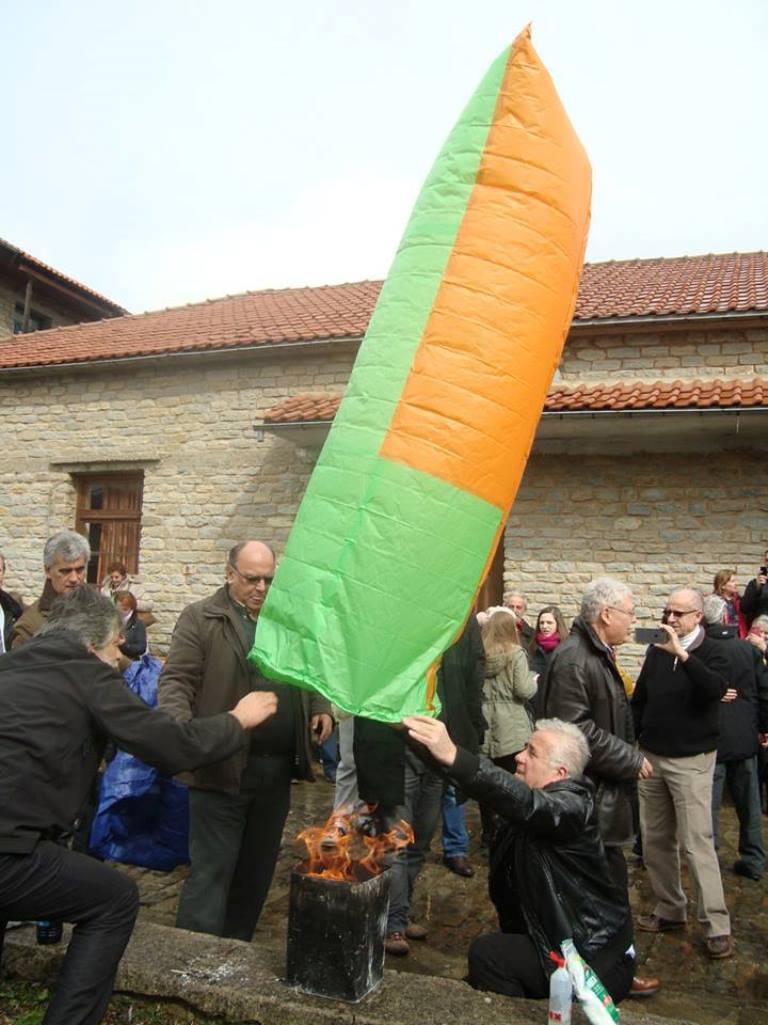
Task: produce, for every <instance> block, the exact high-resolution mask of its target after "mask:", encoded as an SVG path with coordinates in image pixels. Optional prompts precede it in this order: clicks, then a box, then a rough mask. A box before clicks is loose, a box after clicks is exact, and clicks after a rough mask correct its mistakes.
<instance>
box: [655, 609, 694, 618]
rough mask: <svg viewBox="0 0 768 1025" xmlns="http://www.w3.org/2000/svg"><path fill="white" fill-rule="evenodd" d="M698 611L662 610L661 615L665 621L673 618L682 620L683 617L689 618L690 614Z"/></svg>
mask: <svg viewBox="0 0 768 1025" xmlns="http://www.w3.org/2000/svg"><path fill="white" fill-rule="evenodd" d="M698 611H699V610H698V609H664V612H663V613H662V615H663V616H664V618H665V619H671V618H672V617H673V616H674V617H675V619H682V618H683V616H690V614H691V613H692V612H698Z"/></svg>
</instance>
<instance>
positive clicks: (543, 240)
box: [250, 29, 591, 722]
mask: <svg viewBox="0 0 768 1025" xmlns="http://www.w3.org/2000/svg"><path fill="white" fill-rule="evenodd" d="M590 190H591V171H590V166H589V161H588V159H587V156H586V154H585V152H584V149H583V147H582V146H581V143H580V142H579V140H578V138H577V136H576V134H575V132H574V130H573V128H572V126H571V124H570V122H569V120H568V117H567V115H566V114H565V112H564V110H563V108H562V105H561V103H560V100H559V98H558V95H557V93H556V91H555V88H554V85H553V83H552V80H551V78H550V76H549V74H548V72H547V71H546V69H545V68H544V66H543V65H542V63H541V61H540V60H539V57H538V55H537V54H536V51H535V50H534V48H533V45H532V43H531V39H530V32H529V30H528V29H526V30H524V31H523V32H521V34H520V35H519V36H518V37H517V39H516V40H515V42H514V43H513V45H512V46H511V47H510V48H509V50H507V51H506V52H505V53H503V54H502V55H501V57H500V58H499V59H498V60H496V61H495V62H494V64H493V65H492V66H491V68H490V70H489V71H488V73H487V75H486V76H485V78H484V79H483V81H482V83H481V84H480V87H479V88H478V90H477V92H476V93H475V95H474V96H473V97H472V99H471V100H470V102H469V104H468V106H467V107H466V109H465V111H464V113H463V114H462V115H461V117H460V118H459V121H458V123H457V124H456V126H455V128H454V129H453V131H452V132H451V134H450V136H449V138H448V140H447V142H446V144H445V146H444V147H443V150H442V152H441V153H440V155H439V156H438V158H437V161H436V162H435V165H434V167H433V168H432V171H431V173H430V175H429V177H428V178H427V181H426V183H425V184H424V187H423V188H422V191H421V194H420V195H419V198H418V200H417V202H416V206H415V208H414V210H413V213H412V215H411V218H410V221H409V223H408V226H407V228H406V231H405V234H404V236H403V239H402V242H401V243H400V246H399V248H398V251H397V255H396V257H395V260H394V263H393V264H392V268H391V270H390V272H389V275H388V276H387V279H386V281H385V283H384V286H383V288H382V290H381V294H380V296H379V300H378V303H377V304H376V308H375V310H374V313H373V316H372V318H371V321H370V325H369V327H368V331H367V333H366V335H365V338H364V340H363V343H362V345H361V347H360V351H359V354H358V357H357V360H356V362H355V366H354V369H353V372H352V375H351V378H350V381H349V385H348V388H347V391H346V394H345V396H344V400H343V402H342V404H341V407H340V409H339V412H338V413H337V415H336V419H335V421H334V424H333V427H332V429H331V431H330V434H329V437H328V440H327V441H326V444H325V446H324V448H323V451H322V453H321V455H320V457H319V460H318V462H317V466H316V467H315V470H314V472H313V474H312V477H311V479H310V481H309V484H308V487H307V490H306V493H305V495H304V499H303V501H302V503H301V507H300V509H299V512H298V515H297V517H296V521H295V523H294V526H293V529H292V531H291V534H290V536H289V538H288V543H287V546H286V550H285V554H284V556H283V558H282V560H281V563H280V567H279V569H278V572H277V576H276V578H275V582H274V584H273V585H272V588H271V591H270V594H269V597H268V599H267V601H266V603H265V605H264V607H263V609H262V612H261V615H260V616H259V623H258V628H257V631H256V640H255V644H254V647H253V651H252V652H251V656H250V657H251V658H252V659H253V660H255V661H256V662H257V663H258V664H259V665H260V666H261V668H262V670H263V671H264V673H265V674H266V675H267V676H268V677H270V678H273V679H276V680H282V681H284V682H288V683H293V684H296V685H298V686H300V687H305V688H310V689H312V690H317V691H320V692H321V693H323V694H325V695H326V696H327V697H328V698H330V700H331V701H333V702H335V703H336V704H337V705H339V706H340V707H341V708H343V709H345V710H347V711H349V712H354V713H356V714H359V715H364V716H366V717H367V718H371V719H379V720H383V721H393V722H394V721H399V720H400V719H402V717H403V716H404V715H409V714H413V713H418V712H426V713H431V712H434V711H435V707H436V694H435V677H436V671H437V667H438V666H439V661H440V657H441V655H442V653H443V652H444V651H445V649H446V648H447V647H448V646H449V645H450V644H451V643H452V642H453V641H454V640H455V638H456V637H457V635H458V634H459V632H460V631H461V629H462V628H463V625H464V623H465V621H466V618H467V616H468V615H469V613H470V611H471V609H472V606H473V603H474V600H475V596H476V594H477V590H478V588H479V586H480V584H481V582H482V580H483V578H484V575H485V573H486V571H487V567H488V564H489V562H490V559H491V558H492V556H493V553H494V551H495V548H496V545H497V542H498V540H499V537H500V534H501V532H502V531H503V529H504V524H505V521H506V519H507V516H508V514H509V510H510V508H511V505H512V503H513V501H514V498H515V494H516V492H517V489H518V486H519V484H520V480H521V478H522V475H523V471H524V469H525V464H526V461H527V458H528V453H529V451H530V448H531V445H532V443H533V438H534V434H535V432H536V427H537V424H538V421H539V417H540V415H541V411H542V409H543V406H544V399H545V396H546V393H547V389H548V388H549V385H550V382H551V379H552V375H553V373H554V371H555V369H556V367H557V365H558V362H559V359H560V354H561V351H562V347H563V344H564V342H565V338H566V335H567V333H568V329H569V325H570V322H571V317H572V315H573V309H574V305H575V302H576V293H577V289H578V283H579V276H580V274H581V268H582V263H583V258H584V249H585V246H586V239H587V231H588V225H589V204H590Z"/></svg>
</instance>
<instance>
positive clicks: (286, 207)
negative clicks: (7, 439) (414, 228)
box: [0, 0, 768, 312]
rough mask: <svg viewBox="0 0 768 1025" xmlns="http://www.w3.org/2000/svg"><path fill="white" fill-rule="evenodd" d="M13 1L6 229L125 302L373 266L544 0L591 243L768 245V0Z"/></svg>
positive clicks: (371, 274) (544, 48)
mask: <svg viewBox="0 0 768 1025" xmlns="http://www.w3.org/2000/svg"><path fill="white" fill-rule="evenodd" d="M0 19H1V20H0V23H2V24H3V25H4V27H5V30H6V31H5V33H4V34H5V40H6V46H5V47H4V52H3V60H2V66H1V67H0V85H1V86H2V91H3V95H4V97H5V98H6V103H5V104H4V115H5V116H4V118H3V132H2V142H3V145H2V154H3V158H2V160H0V236H2V237H4V238H5V239H7V240H8V241H10V242H12V243H13V244H15V245H17V246H19V247H20V248H22V249H25V250H27V251H28V252H30V253H32V254H33V255H34V256H36V257H38V258H39V259H41V260H44V261H45V262H47V263H50V264H52V265H53V266H55V267H56V268H57V269H59V270H61V271H62V272H64V273H66V274H69V275H71V276H73V277H75V278H77V279H79V280H81V281H83V282H84V283H85V284H88V285H89V286H91V287H92V288H95V289H96V290H97V291H100V292H103V293H104V294H105V295H108V296H109V297H110V298H112V299H114V300H115V301H117V302H120V303H122V304H123V305H125V306H127V307H128V308H129V309H130V310H132V311H135V312H138V311H141V310H144V309H154V308H158V307H162V306H172V305H178V304H181V303H185V302H194V301H197V300H201V299H205V298H209V297H214V296H219V295H224V294H227V293H235V292H241V291H245V290H248V289H258V288H268V287H277V288H279V287H284V286H288V285H303V284H310V285H317V284H325V283H334V282H339V281H355V280H360V279H363V278H376V277H383V276H384V275H385V274H386V272H387V268H388V266H389V263H390V261H391V259H392V256H393V253H394V250H395V247H396V245H397V242H398V240H399V237H400V234H401V232H402V230H403V228H404V227H405V222H406V220H407V217H408V215H409V212H410V209H411V206H412V204H413V201H414V199H415V197H416V194H417V193H418V190H419V188H420V186H421V183H422V181H423V180H424V177H425V176H426V173H427V171H428V170H429V167H430V165H431V163H432V161H433V160H434V158H435V156H436V154H437V151H438V149H439V148H440V146H441V145H442V142H443V140H444V139H445V136H446V135H447V133H448V132H449V130H450V128H451V127H452V125H453V123H454V121H455V120H456V118H457V116H458V115H459V113H460V111H461V110H462V108H463V106H464V104H465V103H466V101H467V99H468V98H469V96H470V95H471V93H472V92H473V91H474V89H475V87H476V85H477V83H478V82H479V80H480V79H481V77H482V75H483V73H484V72H485V70H486V68H487V66H488V64H489V63H490V62H491V60H492V59H493V58H494V57H495V56H496V55H497V54H498V53H499V52H500V51H501V50H503V49H504V48H505V47H506V46H507V45H508V44H509V42H510V41H511V40H512V38H513V37H514V36H515V35H516V34H517V32H518V31H519V30H520V29H521V28H522V27H523V26H524V25H525V24H526V23H527V22H529V21H531V22H532V23H533V40H534V45H535V46H536V48H537V49H538V51H539V53H540V55H541V57H542V59H543V60H544V62H545V63H546V65H547V66H548V68H549V70H550V72H551V73H552V76H553V78H554V80H555V83H556V85H557V87H558V89H559V91H560V95H561V97H562V99H563V102H564V104H565V106H566V109H567V110H568V112H569V114H570V116H571V119H572V121H573V123H574V125H575V127H576V129H577V131H578V132H579V134H580V136H581V138H582V141H583V142H584V144H585V146H586V148H587V151H588V152H589V155H590V158H591V160H592V164H593V168H594V205H593V221H592V233H591V239H590V245H589V249H588V254H587V255H588V259H590V260H608V259H624V258H629V257H636V256H641V257H642V256H677V255H681V254H686V253H687V254H695V253H707V252H729V251H734V250H741V251H748V250H754V249H764V248H766V247H768V198H767V197H768V133H767V132H766V128H765V95H766V92H765V71H764V67H765V60H766V57H765V55H766V53H768V4H767V3H765V0H728V2H727V3H726V2H725V0H665V2H663V3H662V2H659V0H643V3H642V4H640V3H630V2H628V0H625V2H622V0H505V2H502V0H472V2H467V0H411V2H407V0H386V2H381V0H335V2H332V3H327V2H326V3H320V2H318V0H283V2H281V3H275V2H274V0H269V2H267V0H127V2H124V3H117V2H115V0H106V2H105V0H98V2H96V0H68V2H64V0H35V2H34V3H33V4H28V5H20V4H18V3H16V2H15V0H0ZM11 40H12V45H9V43H10V41H11ZM11 98H12V102H11Z"/></svg>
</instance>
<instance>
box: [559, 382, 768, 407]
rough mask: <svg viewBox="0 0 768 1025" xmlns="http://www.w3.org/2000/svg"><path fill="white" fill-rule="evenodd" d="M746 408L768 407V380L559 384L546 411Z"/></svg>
mask: <svg viewBox="0 0 768 1025" xmlns="http://www.w3.org/2000/svg"><path fill="white" fill-rule="evenodd" d="M747 406H766V407H768V378H761V377H753V378H747V379H745V380H737V379H732V378H709V379H707V380H700V379H698V378H697V379H695V380H686V381H682V380H660V381H622V382H613V381H612V382H606V383H599V384H588V385H576V386H574V387H569V386H568V385H563V384H556V385H554V386H553V387H552V388H550V390H549V394H548V395H547V401H546V404H545V406H544V409H545V411H546V412H547V413H562V412H566V411H575V410H589V411H591V412H597V411H599V410H615V411H619V410H643V409H717V408H719V409H740V408H741V409H743V408H745V407H747Z"/></svg>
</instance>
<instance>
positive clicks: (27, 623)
mask: <svg viewBox="0 0 768 1025" xmlns="http://www.w3.org/2000/svg"><path fill="white" fill-rule="evenodd" d="M56 598H57V594H56V592H55V591H54V589H53V584H52V583H51V582H50V580H46V581H45V587H44V588H43V593H42V594H41V595H40V597H39V598H38V599H37V601H35V602H32V604H31V605H28V606H27V607H26V608H25V609H24V611H23V612H22V614H21V615H20V616H19V618H18V619H17V620H16V622H15V623H14V624H13V630H12V631H11V649H12V650H14V651H15V650H16V649H17V648H20V647H21V646H22V644H26V643H27V641H28V640H31V638H32V637H34V635H35V634H36V633H37V631H38V630H39V629H40V627H41V626H42V625H43V623H44V622H45V621H46V619H47V618H48V614H49V613H50V611H51V605H52V604H53V602H54V601H55V600H56Z"/></svg>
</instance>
